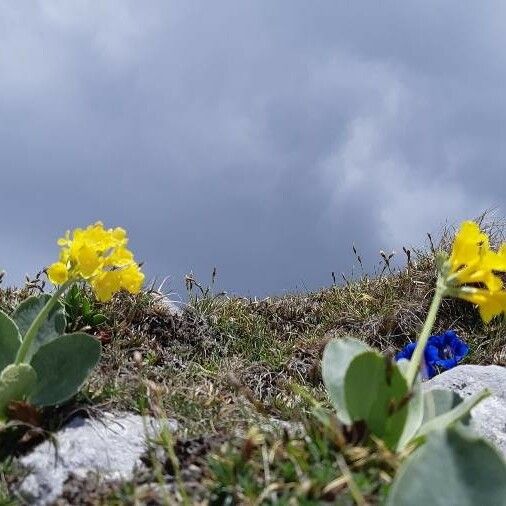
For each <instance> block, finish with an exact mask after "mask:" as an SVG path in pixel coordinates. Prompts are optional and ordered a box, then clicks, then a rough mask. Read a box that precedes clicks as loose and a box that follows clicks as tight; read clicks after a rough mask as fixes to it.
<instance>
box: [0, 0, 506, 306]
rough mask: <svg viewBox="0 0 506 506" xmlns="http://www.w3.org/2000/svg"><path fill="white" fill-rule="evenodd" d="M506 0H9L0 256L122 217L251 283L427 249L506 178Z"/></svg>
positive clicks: (488, 201)
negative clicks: (357, 257)
mask: <svg viewBox="0 0 506 506" xmlns="http://www.w3.org/2000/svg"><path fill="white" fill-rule="evenodd" d="M505 48H506V4H505V3H504V2H499V1H498V2H493V1H489V2H465V1H462V0H458V1H445V2H441V1H439V0H438V1H424V2H398V1H391V2H389V1H382V2H359V1H355V2H344V1H335V0H332V1H327V2H325V1H321V2H308V1H294V0H290V1H272V0H266V1H261V0H254V1H237V0H230V1H220V0H215V1H213V2H208V1H204V0H203V1H201V2H195V1H191V0H179V1H171V2H169V1H166V0H164V1H153V0H152V1H150V2H138V1H126V0H116V1H110V0H109V1H102V2H92V1H89V2H86V1H75V0H74V1H72V2H67V1H65V0H61V1H53V0H41V1H39V2H32V1H29V2H28V1H19V0H16V1H14V0H12V1H6V2H2V3H1V4H0V118H1V121H0V171H1V186H0V188H1V198H0V215H1V221H0V224H1V225H0V230H1V241H0V268H3V269H5V270H6V271H7V273H8V275H7V277H6V283H7V284H14V283H19V282H21V280H22V279H23V276H24V274H25V273H34V272H36V271H37V270H38V269H40V268H42V267H43V266H44V265H47V264H49V263H50V262H52V261H53V260H54V259H55V258H56V256H57V252H58V250H57V246H56V244H55V241H56V239H57V238H58V237H59V236H60V235H61V234H62V233H63V232H64V231H65V230H66V229H69V228H74V227H77V226H86V225H87V224H89V223H91V222H94V221H96V220H102V221H103V222H104V223H105V224H106V225H107V226H109V227H112V226H117V225H120V226H123V227H125V228H126V229H127V230H128V232H129V235H130V246H131V248H132V250H133V251H134V252H135V253H136V256H137V257H138V258H139V260H143V261H144V262H145V271H146V273H147V275H148V277H154V276H157V277H158V279H162V278H164V277H165V276H170V282H169V286H168V288H169V289H173V290H175V291H176V292H178V293H180V294H181V296H182V297H184V293H183V292H184V290H183V288H182V286H183V284H182V279H183V276H184V274H185V273H187V272H189V271H190V270H193V271H194V272H195V273H196V274H197V275H198V277H199V278H201V279H202V280H203V281H207V280H208V279H209V277H210V273H211V271H212V269H213V267H214V266H216V267H217V270H218V285H219V288H221V289H225V290H228V291H230V292H233V293H240V294H244V295H265V294H267V293H272V294H273V293H284V292H286V291H293V290H303V289H314V288H318V287H320V286H324V285H328V284H329V283H330V282H331V277H330V273H331V272H332V271H336V272H338V273H339V272H341V271H343V272H345V273H349V272H350V271H351V268H352V265H353V262H354V259H353V254H352V249H351V248H352V245H353V244H355V245H356V246H357V248H358V249H359V251H360V253H361V254H362V256H363V257H364V259H365V261H366V263H367V265H368V266H369V267H370V268H372V267H373V265H374V263H375V262H377V260H378V258H379V257H378V253H377V252H378V251H379V250H380V249H384V250H392V249H395V250H396V251H399V250H400V249H401V247H402V246H403V245H406V246H410V245H420V244H422V243H423V241H424V237H425V233H426V232H432V233H434V234H437V233H438V232H439V231H440V229H441V227H442V225H444V223H445V222H449V223H454V222H458V221H459V220H461V219H467V218H471V217H473V216H475V215H477V214H479V213H480V212H481V211H483V210H484V209H487V208H491V207H497V208H498V214H499V216H502V214H501V213H503V211H504V204H505V201H506V196H505V191H504V189H505V183H506V170H505V169H506V137H505V125H506V100H505V97H506V79H505V78H506V49H505Z"/></svg>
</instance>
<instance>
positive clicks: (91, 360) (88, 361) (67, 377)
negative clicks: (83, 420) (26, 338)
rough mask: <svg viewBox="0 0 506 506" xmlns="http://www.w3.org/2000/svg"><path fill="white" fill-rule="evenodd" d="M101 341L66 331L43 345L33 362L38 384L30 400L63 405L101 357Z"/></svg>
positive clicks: (86, 335) (38, 402)
mask: <svg viewBox="0 0 506 506" xmlns="http://www.w3.org/2000/svg"><path fill="white" fill-rule="evenodd" d="M100 350H101V345H100V341H98V340H97V339H95V338H94V337H93V336H90V335H88V334H84V333H75V334H65V335H63V336H60V337H57V338H56V339H54V340H52V341H51V342H50V343H48V344H45V345H44V346H41V347H40V348H39V350H38V351H37V353H36V354H35V355H34V356H33V358H32V362H31V365H32V367H33V368H34V369H35V371H36V373H37V378H38V380H37V385H36V387H35V390H34V392H33V394H32V396H31V402H32V403H33V404H35V405H37V406H53V405H55V404H61V403H62V402H64V401H66V400H68V399H70V397H72V396H73V395H75V394H76V393H77V392H78V391H79V389H80V388H81V386H82V384H83V383H84V381H85V380H86V378H87V377H88V375H89V374H90V372H91V371H92V369H93V368H94V367H95V366H96V365H97V363H98V361H99V359H100Z"/></svg>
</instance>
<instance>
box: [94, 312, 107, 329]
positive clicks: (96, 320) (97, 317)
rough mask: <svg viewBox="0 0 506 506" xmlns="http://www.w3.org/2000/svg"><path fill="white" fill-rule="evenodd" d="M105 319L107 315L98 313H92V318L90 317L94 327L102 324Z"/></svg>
mask: <svg viewBox="0 0 506 506" xmlns="http://www.w3.org/2000/svg"><path fill="white" fill-rule="evenodd" d="M106 321H107V316H105V315H103V314H101V313H98V314H96V315H93V318H92V319H91V324H92V326H94V327H96V326H98V325H102V323H105V322H106Z"/></svg>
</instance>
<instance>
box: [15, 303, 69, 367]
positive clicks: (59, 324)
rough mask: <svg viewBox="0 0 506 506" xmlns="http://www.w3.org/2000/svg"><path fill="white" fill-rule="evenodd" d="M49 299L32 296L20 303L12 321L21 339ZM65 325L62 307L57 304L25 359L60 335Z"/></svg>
mask: <svg viewBox="0 0 506 506" xmlns="http://www.w3.org/2000/svg"><path fill="white" fill-rule="evenodd" d="M50 298H51V295H49V294H40V295H33V296H31V297H28V298H27V299H25V300H24V301H23V302H21V303H20V304H19V306H18V307H17V308H16V309H15V311H14V313H12V319H13V320H14V321H15V322H16V324H17V326H18V328H19V331H20V333H21V338H22V339H23V338H24V336H25V334H26V332H27V331H28V329H29V328H30V325H31V324H32V322H33V320H34V319H35V317H36V316H37V315H38V314H39V313H40V312H41V310H42V308H43V307H44V306H45V305H46V303H47V301H48V300H49V299H50ZM66 325H67V322H66V319H65V314H64V311H63V306H62V304H60V303H58V304H56V306H55V308H54V309H53V310H52V311H51V313H50V314H49V317H48V319H47V320H46V321H45V322H44V323H43V324H42V326H41V327H40V329H39V332H38V333H37V336H36V338H35V340H34V343H33V346H32V349H31V350H30V355H29V356H28V357H27V359H28V360H30V358H31V356H33V354H34V353H35V352H36V351H37V349H38V348H39V347H40V346H42V345H43V344H46V343H48V342H50V341H51V340H52V339H55V338H56V337H58V336H59V335H61V334H62V333H63V332H64V331H65V327H66Z"/></svg>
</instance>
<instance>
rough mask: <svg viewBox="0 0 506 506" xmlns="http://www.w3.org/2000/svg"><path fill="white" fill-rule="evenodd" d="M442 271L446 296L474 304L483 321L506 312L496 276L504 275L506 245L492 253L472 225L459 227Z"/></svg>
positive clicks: (504, 296) (484, 236)
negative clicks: (444, 275)
mask: <svg viewBox="0 0 506 506" xmlns="http://www.w3.org/2000/svg"><path fill="white" fill-rule="evenodd" d="M444 269H445V270H446V279H445V284H446V286H447V290H448V294H449V295H452V296H455V297H459V298H461V299H464V300H467V301H469V302H472V303H473V304H476V305H477V306H478V308H479V311H480V315H481V318H482V319H483V321H485V322H489V321H490V320H491V319H492V318H493V317H494V316H496V315H499V314H501V313H504V312H505V311H506V291H505V290H504V289H503V282H502V280H501V278H500V277H499V276H498V275H497V273H499V272H506V244H502V245H501V247H500V248H499V250H498V251H493V250H491V249H490V242H489V238H488V236H487V234H485V233H483V232H482V231H481V230H480V227H479V226H478V225H477V224H476V223H475V222H473V221H465V222H464V223H462V225H461V227H460V230H459V231H458V232H457V234H456V235H455V240H454V242H453V246H452V251H451V254H450V257H449V258H448V260H447V261H446V262H445V264H444Z"/></svg>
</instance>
